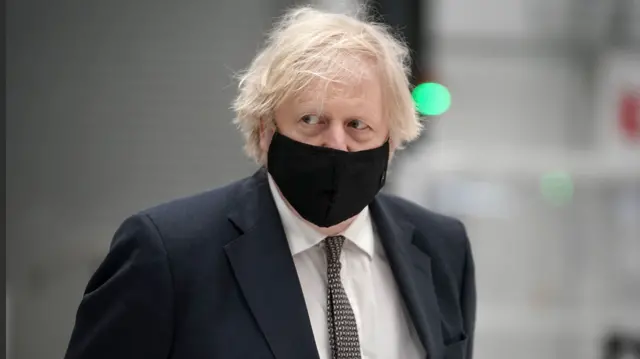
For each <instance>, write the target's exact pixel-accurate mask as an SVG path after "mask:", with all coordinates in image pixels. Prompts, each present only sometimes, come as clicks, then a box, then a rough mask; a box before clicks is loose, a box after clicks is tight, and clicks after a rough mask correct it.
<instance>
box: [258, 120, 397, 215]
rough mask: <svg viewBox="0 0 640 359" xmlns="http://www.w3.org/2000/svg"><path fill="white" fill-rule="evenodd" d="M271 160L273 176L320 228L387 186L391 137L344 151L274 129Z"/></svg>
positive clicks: (361, 206) (356, 208)
mask: <svg viewBox="0 0 640 359" xmlns="http://www.w3.org/2000/svg"><path fill="white" fill-rule="evenodd" d="M267 161H268V170H269V173H270V174H271V177H273V179H274V181H275V182H276V184H277V185H278V187H279V188H280V191H281V192H282V194H283V195H284V197H285V198H286V199H287V201H288V202H289V203H290V204H291V206H293V208H295V210H296V211H297V212H298V214H300V216H302V218H304V219H306V220H307V221H309V222H311V223H313V224H315V225H317V226H319V227H331V226H333V225H335V224H338V223H340V222H342V221H344V220H346V219H349V218H351V217H353V216H354V215H356V214H358V213H359V212H360V211H362V209H364V208H365V207H366V206H367V205H369V204H370V203H371V201H373V198H374V197H375V196H376V194H377V193H378V191H380V189H381V188H382V186H384V183H385V179H386V173H387V164H388V162H389V141H386V142H385V143H384V144H383V145H382V146H380V147H378V148H374V149H371V150H366V151H359V152H345V151H340V150H335V149H331V148H326V147H317V146H312V145H308V144H305V143H301V142H297V141H294V140H292V139H290V138H288V137H286V136H284V135H282V134H279V133H278V132H276V133H274V135H273V139H272V140H271V145H270V146H269V153H268V158H267Z"/></svg>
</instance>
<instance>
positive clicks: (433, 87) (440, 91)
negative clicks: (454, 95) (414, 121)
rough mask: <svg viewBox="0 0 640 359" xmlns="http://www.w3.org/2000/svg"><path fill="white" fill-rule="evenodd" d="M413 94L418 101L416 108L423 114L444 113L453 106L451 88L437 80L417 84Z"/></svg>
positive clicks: (436, 114) (416, 101) (434, 114)
mask: <svg viewBox="0 0 640 359" xmlns="http://www.w3.org/2000/svg"><path fill="white" fill-rule="evenodd" d="M411 95H412V96H413V101H414V102H415V103H416V109H417V110H418V112H419V113H420V114H421V115H425V116H438V115H442V114H443V113H445V112H446V111H447V110H448V109H449V106H451V94H450V93H449V90H447V88H446V87H444V86H442V85H440V84H438V83H435V82H426V83H422V84H420V85H418V86H416V88H414V89H413V92H412V94H411Z"/></svg>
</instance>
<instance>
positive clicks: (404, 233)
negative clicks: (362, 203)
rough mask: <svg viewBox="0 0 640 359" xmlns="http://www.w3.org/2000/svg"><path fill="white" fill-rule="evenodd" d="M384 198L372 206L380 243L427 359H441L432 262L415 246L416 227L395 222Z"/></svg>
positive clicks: (403, 222) (441, 347) (438, 312)
mask: <svg viewBox="0 0 640 359" xmlns="http://www.w3.org/2000/svg"><path fill="white" fill-rule="evenodd" d="M380 197H381V196H377V197H376V199H375V200H374V201H373V203H372V204H371V205H370V210H371V215H372V218H373V221H374V223H375V226H376V229H377V231H378V234H379V236H380V241H381V242H382V244H383V247H384V249H385V251H386V253H387V257H388V258H389V264H390V265H391V269H392V271H393V273H394V277H395V279H396V282H397V283H398V287H399V289H400V292H401V295H402V297H403V299H404V302H405V304H406V306H407V309H408V310H409V314H410V315H411V318H412V321H413V325H414V326H415V328H416V331H417V333H418V336H419V338H420V341H421V342H422V344H423V345H424V347H425V349H426V350H427V356H428V357H429V358H430V359H441V358H442V356H443V350H444V344H443V340H442V329H441V322H440V309H439V307H438V299H437V297H436V292H435V287H434V284H433V278H432V273H431V258H430V257H429V255H428V254H426V253H424V252H423V251H422V250H420V249H419V248H418V247H416V246H415V245H414V244H413V238H414V228H413V226H412V225H411V224H409V223H408V222H406V221H403V220H401V219H400V220H398V219H396V218H394V217H393V216H392V214H391V213H392V211H390V210H389V209H388V208H386V207H385V205H384V203H382V202H381V200H380Z"/></svg>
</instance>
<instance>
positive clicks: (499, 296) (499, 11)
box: [6, 0, 640, 359]
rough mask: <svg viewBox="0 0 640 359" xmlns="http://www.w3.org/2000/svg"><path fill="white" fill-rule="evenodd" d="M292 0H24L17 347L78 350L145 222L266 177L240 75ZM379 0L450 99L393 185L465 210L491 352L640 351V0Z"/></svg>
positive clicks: (483, 338) (596, 354) (14, 230)
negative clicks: (175, 204)
mask: <svg viewBox="0 0 640 359" xmlns="http://www.w3.org/2000/svg"><path fill="white" fill-rule="evenodd" d="M355 1H356V0H352V1H345V0H342V1H340V0H336V1H331V0H322V1H319V0H318V1H316V3H320V6H323V7H326V8H330V9H336V10H340V9H343V8H344V9H347V8H349V7H354V6H355V5H356V3H355ZM294 2H295V1H293V0H233V1H232V0H184V1H179V2H178V1H168V0H110V1H87V0H84V1H80V0H55V1H52V0H10V1H7V2H6V8H7V15H6V21H7V23H6V29H7V36H6V46H7V52H6V59H7V64H6V71H7V79H6V91H7V92H6V96H7V99H6V105H7V122H6V126H7V127H6V128H7V129H6V131H7V132H6V133H7V142H6V149H7V153H6V161H7V162H6V180H7V182H6V196H7V198H6V225H7V229H6V234H7V242H6V246H7V264H6V268H7V281H6V299H7V302H6V303H7V308H6V315H7V325H6V330H7V333H6V334H7V358H10V359H51V358H61V357H62V356H63V355H64V351H65V349H66V345H67V343H68V340H69V337H70V333H71V329H72V327H73V324H74V319H75V311H76V309H77V305H78V304H79V302H80V299H81V297H82V293H83V290H84V287H85V285H86V283H87V281H88V279H89V277H90V275H91V274H92V273H93V271H94V270H95V269H96V268H97V266H98V264H99V263H100V261H101V260H102V259H103V258H104V255H105V254H106V251H107V250H108V247H109V243H110V240H111V236H112V235H113V232H114V231H115V229H116V228H117V227H118V225H119V224H120V223H121V222H122V221H123V220H124V219H125V218H126V217H127V216H128V215H130V214H132V213H134V212H137V211H138V210H140V209H143V208H146V207H149V206H152V205H155V204H157V203H160V202H164V201H168V200H170V199H173V198H176V197H180V196H185V195H189V194H193V193H197V192H201V191H203V190H206V189H209V188H213V187H217V186H220V185H223V184H226V183H228V182H231V181H233V180H235V179H238V178H241V177H244V176H247V175H250V174H251V173H252V172H253V171H254V170H255V168H256V167H255V165H254V164H253V163H251V162H250V161H249V160H248V159H246V158H245V157H244V155H243V153H242V138H241V136H240V134H239V132H237V131H236V129H235V128H234V126H233V125H232V124H231V120H232V118H233V114H232V112H231V111H230V110H229V106H230V104H231V101H232V99H233V97H234V95H235V91H236V88H235V85H236V84H235V82H234V80H233V77H232V75H233V73H234V72H235V71H239V70H241V69H242V68H244V67H245V66H247V65H248V64H249V62H250V61H251V59H252V57H253V55H254V54H255V53H256V51H257V49H258V48H259V46H260V44H261V41H262V40H263V36H264V32H265V31H266V30H268V29H269V27H270V25H271V24H272V22H273V19H274V18H275V17H276V16H278V15H280V14H281V13H282V10H283V9H284V8H286V7H288V6H290V5H292V4H293V3H294ZM297 3H300V2H297ZM374 8H375V9H377V11H378V12H379V13H380V14H382V15H383V17H382V18H383V19H384V21H387V22H389V23H390V24H392V25H396V26H400V30H401V31H402V32H403V34H404V36H405V38H407V40H408V41H409V42H410V44H411V46H412V48H413V49H414V55H415V56H414V57H415V60H416V63H417V66H416V67H415V69H414V79H415V80H414V82H415V83H419V82H422V81H438V82H440V83H442V84H444V85H445V86H447V87H448V88H449V90H450V92H451V96H452V104H451V107H450V110H449V111H448V112H446V113H444V114H443V115H441V116H437V117H428V118H426V119H425V121H426V128H427V130H426V132H425V134H424V136H422V138H421V139H420V140H419V141H417V142H416V143H415V144H413V145H412V146H410V147H409V148H408V149H406V150H405V151H404V152H402V153H401V154H400V155H399V156H398V157H397V159H396V161H395V162H394V165H393V168H392V172H391V176H390V180H389V183H388V186H387V188H386V189H385V190H386V191H389V192H392V193H396V194H399V195H401V196H404V197H407V198H409V199H411V200H413V201H415V202H418V203H420V204H422V205H424V206H426V207H429V208H431V209H433V210H436V211H440V212H444V213H447V214H451V215H455V216H457V217H458V218H460V219H462V220H463V221H464V222H465V223H466V225H467V227H468V231H469V235H470V238H471V241H472V246H473V249H474V253H475V258H476V267H477V284H478V293H479V307H478V322H477V334H476V336H477V339H476V350H475V353H476V354H475V358H476V359H485V358H486V359H502V358H504V359H512V358H519V359H520V358H522V359H529V358H531V359H534V358H535V359H539V358H545V359H546V358H549V359H554V358H558V359H560V358H562V359H574V358H575V359H587V358H640V344H638V341H640V1H639V0H439V1H436V0H411V1H409V0H397V1H378V2H376V5H375V6H374ZM634 343H635V344H634ZM634 351H635V353H636V354H635V356H634V354H633V352H634Z"/></svg>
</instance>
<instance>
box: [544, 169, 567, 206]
mask: <svg viewBox="0 0 640 359" xmlns="http://www.w3.org/2000/svg"><path fill="white" fill-rule="evenodd" d="M540 191H541V192H542V195H543V196H544V197H545V198H546V199H547V200H548V201H549V202H551V203H552V204H554V205H558V206H559V205H563V204H566V203H567V202H570V201H571V199H572V198H573V191H574V187H573V180H572V179H571V175H570V174H569V173H566V172H562V171H555V172H549V173H546V174H544V175H543V176H542V178H541V179H540Z"/></svg>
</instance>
